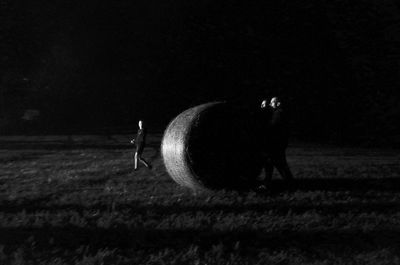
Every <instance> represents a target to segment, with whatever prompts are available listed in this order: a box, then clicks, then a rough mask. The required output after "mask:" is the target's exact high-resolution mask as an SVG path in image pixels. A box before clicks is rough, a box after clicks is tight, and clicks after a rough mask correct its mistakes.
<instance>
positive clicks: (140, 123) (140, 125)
mask: <svg viewBox="0 0 400 265" xmlns="http://www.w3.org/2000/svg"><path fill="white" fill-rule="evenodd" d="M138 125H139V128H140V129H142V128H143V121H142V120H139V122H138Z"/></svg>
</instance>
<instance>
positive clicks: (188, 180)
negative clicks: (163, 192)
mask: <svg viewBox="0 0 400 265" xmlns="http://www.w3.org/2000/svg"><path fill="white" fill-rule="evenodd" d="M256 125H257V124H256V123H255V118H254V117H253V116H252V115H250V114H249V113H247V112H244V111H242V110H240V109H238V108H236V107H235V106H233V105H230V104H227V103H224V102H213V103H207V104H203V105H199V106H196V107H193V108H191V109H188V110H186V111H184V112H182V113H181V114H180V115H178V116H177V117H176V118H175V119H174V120H173V121H172V122H171V123H170V124H169V125H168V127H167V129H166V131H165V133H164V137H163V140H162V147H161V149H162V156H163V160H164V164H165V166H166V169H167V171H168V173H169V175H170V176H171V177H172V178H173V179H174V180H175V181H176V182H177V183H178V184H180V185H183V186H186V187H189V188H192V189H200V188H209V189H223V188H227V189H246V188H249V187H252V186H254V185H255V181H256V178H257V176H258V174H259V173H260V171H261V161H260V150H259V143H258V140H259V137H258V136H257V132H258V130H257V129H256Z"/></svg>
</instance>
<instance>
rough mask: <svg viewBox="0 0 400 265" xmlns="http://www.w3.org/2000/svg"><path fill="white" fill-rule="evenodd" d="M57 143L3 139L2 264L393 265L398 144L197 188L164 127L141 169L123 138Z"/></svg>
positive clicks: (397, 243) (312, 149)
mask: <svg viewBox="0 0 400 265" xmlns="http://www.w3.org/2000/svg"><path fill="white" fill-rule="evenodd" d="M65 139H66V138H65ZM65 139H64V138H59V137H53V138H52V137H46V138H43V137H41V138H40V137H38V138H35V137H31V138H23V139H22V138H18V137H14V138H1V139H0V148H1V149H0V264H400V163H399V162H400V154H399V153H398V152H397V151H396V150H379V149H374V150H368V149H355V148H335V147H326V146H325V147H320V146H300V145H298V146H292V147H291V148H289V150H288V157H289V164H290V165H291V167H292V169H293V173H294V174H295V176H296V177H297V180H296V182H295V183H294V184H293V186H292V187H290V188H288V187H287V186H285V185H284V183H282V182H281V181H280V179H279V176H277V175H275V178H276V179H275V180H274V181H273V183H272V186H271V187H270V190H268V191H264V192H254V191H250V192H240V193H239V192H234V191H219V192H200V193H197V194H194V193H192V192H191V191H189V190H187V189H185V188H182V187H179V186H178V185H176V184H175V183H174V182H173V181H172V180H171V179H170V178H169V177H168V175H167V174H166V172H165V170H164V168H163V165H162V161H161V158H160V155H159V144H160V135H152V137H150V139H149V140H150V142H149V147H148V148H147V149H145V152H144V157H146V158H148V159H149V160H150V161H151V163H152V164H153V166H154V168H153V170H152V171H149V170H147V169H146V168H141V169H140V170H139V171H137V172H133V168H132V160H131V149H130V148H131V147H130V146H129V145H126V144H125V143H126V142H127V139H128V138H127V137H125V136H115V137H114V138H113V140H106V139H105V138H102V137H95V136H93V137H86V138H85V137H74V139H73V140H74V143H73V145H72V146H71V145H66V144H65V143H64V142H65ZM69 144H71V143H69ZM238 159H239V158H238ZM238 162H240V161H238Z"/></svg>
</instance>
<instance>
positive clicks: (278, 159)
mask: <svg viewBox="0 0 400 265" xmlns="http://www.w3.org/2000/svg"><path fill="white" fill-rule="evenodd" d="M271 161H272V164H273V165H274V166H275V167H276V169H278V171H279V173H280V174H281V176H282V178H283V179H285V180H293V174H292V172H291V171H290V168H289V165H288V163H287V160H286V153H285V150H276V151H275V152H274V153H273V154H272V155H271Z"/></svg>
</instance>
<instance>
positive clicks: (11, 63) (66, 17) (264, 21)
mask: <svg viewBox="0 0 400 265" xmlns="http://www.w3.org/2000/svg"><path fill="white" fill-rule="evenodd" d="M2 3H3V7H4V8H2V9H3V11H2V15H1V16H2V20H3V21H5V23H3V24H2V25H3V26H1V32H2V33H3V34H2V35H3V36H2V39H3V40H4V41H3V44H2V47H1V49H2V51H3V52H2V61H1V62H2V65H1V70H2V72H3V74H2V90H3V96H2V100H3V110H2V115H3V117H5V119H7V118H9V119H11V118H10V117H16V115H17V114H16V113H20V112H21V111H23V110H24V109H27V108H38V109H40V110H41V111H42V116H44V118H43V120H45V121H46V122H45V123H46V124H47V125H49V124H52V126H50V127H54V128H61V127H63V124H64V126H65V124H68V126H70V127H82V128H83V127H92V128H94V127H101V126H126V125H128V124H131V123H132V122H133V121H135V120H137V119H139V118H142V119H145V120H147V121H149V124H150V125H151V126H153V127H154V129H162V128H163V126H165V124H166V123H167V122H168V121H169V120H170V119H172V118H173V117H174V116H175V115H176V114H178V113H179V112H181V111H182V110H184V109H186V108H188V107H191V106H194V105H197V104H200V103H204V102H207V101H212V100H221V99H223V100H232V101H235V102H238V104H244V105H246V104H247V105H249V104H250V105H251V104H254V105H256V104H257V105H258V103H259V101H260V100H261V98H263V97H266V96H272V95H279V96H281V97H282V98H283V99H284V101H285V103H286V107H287V108H288V109H289V110H290V112H291V113H292V121H293V127H294V128H295V130H294V131H295V133H297V134H299V135H315V136H318V137H325V138H326V137H328V138H329V137H331V136H332V135H334V137H336V138H339V139H341V138H346V137H347V136H351V137H348V138H349V139H350V138H352V137H353V138H354V137H355V136H357V137H361V136H362V137H364V138H368V137H369V138H374V137H377V136H378V135H382V133H383V134H385V133H386V134H388V137H392V138H393V137H394V138H396V136H397V135H399V127H398V126H395V125H393V124H394V123H395V120H396V119H397V118H398V117H399V115H400V111H399V108H398V107H395V105H396V104H395V102H397V100H398V99H399V98H398V97H397V96H396V95H395V91H396V89H397V86H398V85H399V81H400V79H399V68H398V66H399V58H400V48H399V47H400V45H398V44H399V42H400V36H399V32H400V23H399V21H400V11H399V9H398V7H397V6H396V2H395V1H386V2H384V3H375V1H372V0H371V1H355V2H352V3H348V1H344V0H343V1H339V0H338V1H308V2H307V3H304V2H303V1H223V2H221V3H219V2H216V1H157V0H152V1H128V0H121V1H90V0H89V1H66V0H65V1H62V0H55V1H44V0H41V1H27V0H19V1H11V0H6V1H2ZM21 79H22V80H25V81H24V82H22V81H21ZM15 91H17V92H15ZM4 102H5V103H4ZM4 106H6V107H4ZM349 114H351V115H349ZM60 118H61V120H63V121H64V122H62V123H60V122H59V120H60ZM42 122H44V121H42ZM10 124H11V123H10ZM388 124H389V125H388ZM378 125H379V126H383V127H384V129H382V130H381V131H379V130H377V129H376V127H377V126H378ZM379 126H378V127H379ZM47 127H48V126H47ZM361 134H362V135H361ZM364 138H363V139H364ZM392 138H391V139H392ZM394 138H393V139H394Z"/></svg>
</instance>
